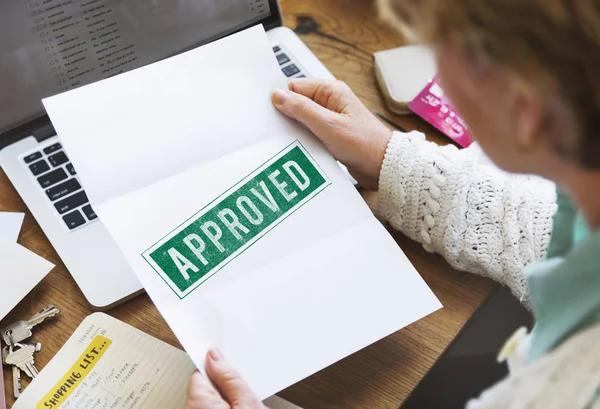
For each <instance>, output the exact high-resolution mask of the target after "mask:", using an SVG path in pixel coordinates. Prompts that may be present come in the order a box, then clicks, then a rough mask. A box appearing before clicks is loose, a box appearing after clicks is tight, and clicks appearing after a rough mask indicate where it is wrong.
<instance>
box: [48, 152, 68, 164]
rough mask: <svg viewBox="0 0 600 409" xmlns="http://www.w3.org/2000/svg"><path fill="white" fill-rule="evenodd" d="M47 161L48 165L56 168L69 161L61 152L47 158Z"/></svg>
mask: <svg viewBox="0 0 600 409" xmlns="http://www.w3.org/2000/svg"><path fill="white" fill-rule="evenodd" d="M48 160H49V161H50V164H51V165H52V166H53V167H57V166H60V165H62V164H63V163H67V162H68V161H69V158H67V155H66V154H65V153H64V152H63V151H60V152H58V153H55V154H54V155H52V156H49V157H48Z"/></svg>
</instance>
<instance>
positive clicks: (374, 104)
mask: <svg viewBox="0 0 600 409" xmlns="http://www.w3.org/2000/svg"><path fill="white" fill-rule="evenodd" d="M281 3H282V9H283V12H284V16H285V25H287V26H288V27H290V28H292V29H294V30H295V31H296V32H297V33H298V34H299V35H300V36H301V37H302V39H303V40H304V41H305V42H306V43H307V44H308V46H309V47H310V48H311V49H312V50H313V51H314V53H315V54H316V55H317V56H318V57H319V58H320V59H321V60H322V61H323V62H324V63H325V65H326V66H327V67H328V68H329V70H330V71H331V72H332V73H333V74H334V75H335V76H336V77H337V78H338V79H340V80H343V81H345V82H347V83H348V84H349V85H350V87H351V88H352V89H353V90H354V91H355V92H356V93H357V94H358V96H359V97H360V98H361V99H362V100H363V101H364V102H365V104H366V105H367V106H368V107H369V108H370V109H371V110H373V111H375V112H378V113H380V114H383V115H385V116H386V117H387V118H388V119H390V120H392V121H394V122H396V123H398V124H400V125H401V126H403V127H405V128H406V129H417V130H420V131H423V132H425V133H426V134H427V136H428V138H429V139H431V140H435V141H436V142H439V143H447V142H446V140H445V139H443V138H442V137H441V136H440V134H438V133H437V132H436V131H435V130H433V128H431V127H429V126H428V125H426V124H425V123H424V122H423V121H421V120H419V119H418V118H415V117H412V116H409V117H399V116H395V115H393V114H392V113H391V112H389V111H388V110H387V109H386V108H385V107H384V103H383V101H382V98H381V96H380V93H379V90H378V88H377V84H376V82H375V79H374V75H373V63H372V54H373V52H375V51H378V50H384V49H389V48H394V47H397V46H400V45H402V39H401V38H400V36H399V35H398V34H397V33H396V32H395V31H394V30H393V29H392V28H390V27H387V26H385V25H384V24H382V23H381V22H380V21H379V20H378V18H377V11H376V10H375V6H374V4H373V2H372V1H370V0H302V1H300V0H282V1H281ZM364 197H365V199H366V200H367V201H368V202H369V203H370V204H372V203H374V201H375V200H376V195H374V194H373V193H371V192H364ZM0 211H13V212H25V213H26V216H25V223H24V226H23V230H22V231H21V235H20V237H19V243H20V244H22V245H23V246H25V247H27V248H29V249H30V250H32V251H34V252H36V253H37V254H39V255H40V256H42V257H44V258H46V259H48V260H49V261H51V262H52V263H54V264H56V267H55V268H54V270H52V272H51V273H50V274H49V275H48V276H47V277H46V278H45V279H44V280H43V281H42V282H41V283H40V284H39V285H38V286H37V287H36V288H35V289H34V290H33V291H32V292H31V293H30V294H29V295H28V296H27V297H26V298H25V299H24V300H23V301H22V302H21V303H19V305H18V306H17V307H16V308H15V309H14V310H13V311H12V312H11V313H10V314H9V315H8V316H7V317H6V318H5V319H4V320H2V321H1V322H0V327H2V326H4V325H8V324H9V323H11V322H13V321H16V320H18V319H24V318H27V317H29V316H30V315H32V314H33V313H35V312H37V311H38V310H40V309H42V308H43V307H44V306H45V305H46V304H48V303H53V304H55V305H57V306H59V307H60V308H61V309H62V313H61V314H60V317H59V318H58V319H56V320H53V322H51V323H50V322H49V323H47V324H44V325H42V326H41V327H40V328H38V329H36V331H35V335H34V340H36V341H38V342H42V343H43V350H42V352H40V353H39V354H38V355H37V357H36V363H37V366H38V368H40V369H41V368H43V367H44V365H45V364H46V363H47V362H48V361H49V360H50V359H51V358H52V357H53V356H54V354H55V353H56V352H57V351H58V350H59V349H60V347H61V346H62V345H63V344H64V343H65V341H66V340H67V339H68V337H69V336H70V335H71V334H72V333H73V331H74V330H75V329H76V328H77V326H78V325H79V324H80V323H81V321H82V320H83V319H84V318H85V317H86V316H87V315H89V314H91V313H92V312H93V311H92V310H91V308H90V307H89V305H88V304H87V302H86V300H85V298H84V297H83V294H82V293H81V291H80V290H79V289H78V287H77V286H76V284H75V282H74V281H73V279H72V278H71V276H70V275H69V273H68V271H67V269H66V268H65V266H64V265H63V263H62V262H61V260H60V259H59V257H58V255H57V254H56V252H55V251H54V249H53V248H52V246H51V245H50V243H49V242H48V240H47V238H46V236H45V235H44V233H43V232H42V230H41V229H40V227H39V226H38V224H37V223H36V221H35V220H34V219H33V217H32V216H31V213H30V212H29V211H28V210H27V208H26V206H25V204H24V203H23V201H22V200H21V199H20V197H19V196H18V195H17V193H16V191H15V190H14V188H13V187H12V185H11V184H10V182H9V181H8V179H7V178H6V176H5V174H4V173H3V172H2V171H0ZM392 234H393V235H394V238H395V239H396V241H397V242H398V245H399V246H400V247H401V248H402V249H403V250H404V252H405V253H406V254H407V256H408V258H409V259H410V260H411V262H412V263H413V264H414V265H415V267H416V268H417V270H418V271H419V273H420V274H421V275H422V276H423V278H424V279H425V281H426V282H427V284H428V285H429V286H430V287H431V288H432V290H433V291H434V292H435V294H436V295H437V296H438V298H439V299H440V301H441V302H442V304H443V305H444V308H443V309H442V310H440V311H438V312H436V313H434V314H432V315H431V316H429V317H427V318H425V319H423V320H421V321H419V322H417V323H415V324H413V325H411V326H409V327H407V328H405V329H403V330H402V331H399V332H397V333H395V334H393V335H390V336H389V337H387V338H385V339H383V340H381V341H379V342H377V343H375V344H374V345H371V346H370V347H368V348H365V349H364V350H362V351H360V352H357V353H356V354H354V355H352V356H350V357H348V358H346V359H344V360H342V361H340V362H338V363H336V364H334V365H332V366H330V367H329V368H326V369H325V370H323V371H321V372H319V373H317V374H315V375H313V376H311V377H309V378H308V379H306V380H304V381H302V382H300V383H298V384H296V385H294V386H292V387H290V388H288V389H287V390H285V391H283V392H282V393H281V394H280V395H281V396H282V397H284V398H286V399H288V400H290V401H292V402H294V403H296V404H298V405H300V406H303V407H305V408H310V409H313V408H314V409H318V408H390V409H391V408H397V407H398V406H399V405H400V404H401V403H402V402H403V400H404V399H406V397H407V396H408V394H409V393H410V392H411V391H412V389H413V388H414V387H415V386H416V385H417V383H418V382H419V380H420V379H421V378H422V377H423V376H424V375H425V373H426V372H427V371H428V369H429V368H430V367H431V366H432V365H433V363H434V362H435V361H436V359H437V358H438V357H439V356H440V354H441V353H442V352H443V351H444V349H445V348H446V347H447V346H448V344H449V343H450V342H451V341H452V340H453V338H454V337H455V336H456V334H457V333H458V331H460V329H461V328H462V327H463V325H464V324H465V323H466V321H467V320H468V319H469V317H471V315H472V314H473V312H474V311H475V310H476V309H477V308H478V307H479V306H480V305H481V304H482V303H483V302H484V301H485V300H486V299H487V297H488V296H489V295H490V294H491V293H492V291H493V290H494V289H495V288H496V284H494V283H493V282H491V281H489V280H486V279H482V278H480V277H476V276H473V275H470V274H466V273H461V272H456V271H453V270H452V269H451V268H450V267H449V266H448V265H447V264H446V263H445V262H444V261H443V260H442V259H441V258H440V257H439V256H436V255H432V254H429V253H427V252H425V251H424V250H423V249H422V248H421V246H419V245H417V244H416V243H414V242H412V241H411V240H409V239H408V238H406V237H404V236H402V235H401V234H398V233H395V232H392ZM2 290H3V289H2ZM108 313H109V314H110V315H112V316H114V317H115V318H118V319H120V320H122V321H124V322H126V323H128V324H130V325H133V326H134V327H136V328H139V329H140V330H142V331H145V332H147V333H148V334H150V335H152V336H155V337H157V338H159V339H162V340H164V341H166V342H168V343H170V344H172V345H175V346H179V343H178V341H177V339H176V338H175V336H174V335H173V333H172V332H171V330H170V329H169V327H168V326H167V324H166V322H165V321H164V320H163V318H162V317H161V315H160V314H159V313H158V311H157V309H156V307H155V306H154V304H152V302H151V301H150V299H149V298H148V296H147V295H145V294H144V295H141V296H138V297H136V298H134V299H132V300H130V301H128V302H126V303H125V304H122V305H121V306H118V307H116V308H114V309H112V310H110V311H109V312H108ZM4 376H5V387H6V391H7V395H8V407H9V408H10V407H11V406H12V403H13V399H12V376H11V372H10V370H9V369H8V368H5V369H4ZM23 379H24V381H23V384H24V386H26V385H27V381H26V379H25V377H23Z"/></svg>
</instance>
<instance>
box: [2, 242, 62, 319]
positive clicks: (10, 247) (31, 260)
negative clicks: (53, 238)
mask: <svg viewBox="0 0 600 409" xmlns="http://www.w3.org/2000/svg"><path fill="white" fill-rule="evenodd" d="M52 268H54V264H52V263H50V262H49V261H47V260H45V259H43V258H42V257H40V256H38V255H37V254H35V253H33V252H31V251H29V250H27V249H26V248H25V247H23V246H21V245H19V244H17V243H14V242H11V241H9V240H6V239H5V238H2V237H0V320H1V319H3V318H4V317H5V316H6V314H8V313H9V312H10V310H12V309H13V308H14V307H15V306H16V305H17V304H18V303H19V301H21V300H22V299H23V298H24V297H25V296H26V295H27V294H28V293H29V292H30V291H31V290H32V289H33V287H35V286H36V285H37V284H38V283H39V282H40V281H41V280H42V279H43V278H44V277H45V276H46V274H48V273H49V272H50V270H52Z"/></svg>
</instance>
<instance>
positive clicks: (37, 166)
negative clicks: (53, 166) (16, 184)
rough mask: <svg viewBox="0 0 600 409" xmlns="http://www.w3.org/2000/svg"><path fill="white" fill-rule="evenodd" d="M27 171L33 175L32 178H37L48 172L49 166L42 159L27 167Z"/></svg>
mask: <svg viewBox="0 0 600 409" xmlns="http://www.w3.org/2000/svg"><path fill="white" fill-rule="evenodd" d="M29 169H30V170H31V173H33V176H37V175H41V174H42V173H44V172H46V171H48V170H50V166H48V162H46V161H45V160H43V159H42V160H41V161H39V162H35V163H33V164H31V165H29Z"/></svg>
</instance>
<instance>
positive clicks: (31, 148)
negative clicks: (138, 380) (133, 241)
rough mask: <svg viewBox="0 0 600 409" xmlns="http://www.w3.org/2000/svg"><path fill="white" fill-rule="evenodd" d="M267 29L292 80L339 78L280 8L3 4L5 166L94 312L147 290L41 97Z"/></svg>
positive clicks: (217, 3) (181, 1)
mask: <svg viewBox="0 0 600 409" xmlns="http://www.w3.org/2000/svg"><path fill="white" fill-rule="evenodd" d="M259 23H260V24H263V25H264V27H265V29H266V30H267V32H268V36H269V38H270V40H271V42H272V47H273V53H274V56H275V58H277V61H278V62H279V64H280V66H281V70H282V71H283V73H284V74H285V75H286V76H287V77H290V78H298V77H308V76H311V77H319V78H333V76H332V75H331V73H330V72H329V71H328V70H327V69H326V68H325V66H324V65H323V64H322V63H321V62H320V61H319V60H318V59H317V58H316V57H315V55H314V54H313V53H312V52H311V51H310V50H309V49H308V47H306V45H305V44H304V43H303V42H302V41H301V40H300V38H299V37H297V36H296V35H295V34H294V32H293V31H291V30H289V29H288V28H285V27H282V19H281V10H280V7H279V4H278V2H277V1H276V0H227V1H225V0H203V1H193V0H152V1H150V0H21V1H2V2H0V166H1V167H2V169H3V170H4V172H5V173H6V175H7V176H8V178H9V179H10V181H11V183H12V184H13V186H14V187H15V189H16V190H17V191H18V193H19V194H20V196H21V197H22V198H23V200H24V202H25V203H26V205H27V206H28V208H29V209H30V210H31V213H32V214H33V216H34V217H35V218H36V220H37V222H38V223H39V225H40V226H41V228H42V229H43V231H44V232H45V233H46V235H47V237H48V239H49V240H50V242H51V243H52V245H53V246H54V248H55V249H56V251H57V252H58V254H59V256H60V257H61V259H62V261H63V262H64V264H65V265H66V267H67V268H68V270H69V272H70V273H71V275H72V276H73V278H74V279H75V281H76V282H77V285H78V286H79V288H80V289H81V291H82V292H83V294H84V295H85V297H86V299H87V300H88V302H89V303H90V305H91V306H92V307H93V308H94V309H96V310H105V309H108V308H110V307H112V306H114V305H116V304H118V303H119V302H122V301H124V300H126V299H128V298H130V297H132V296H135V295H137V294H138V293H140V292H141V291H142V286H141V284H140V282H139V281H138V279H137V277H136V276H135V274H134V273H133V271H132V269H131V268H130V267H129V265H128V263H127V262H126V261H125V258H124V256H123V255H122V254H121V252H120V251H119V250H118V248H117V246H116V244H115V243H114V242H113V240H112V239H111V237H110V236H109V234H108V232H107V231H106V229H105V227H104V226H103V225H102V221H101V220H98V217H97V216H96V214H95V213H94V209H93V208H92V207H91V206H90V204H89V202H88V198H87V196H86V193H85V189H84V188H83V187H82V186H81V182H80V180H79V178H78V176H77V169H75V168H74V167H73V165H72V164H71V163H70V161H69V156H68V154H67V153H66V152H65V151H64V150H63V148H62V145H61V142H60V137H59V136H57V135H56V133H55V131H54V129H53V128H52V125H51V123H50V120H49V119H48V117H47V116H46V115H45V113H44V110H43V107H42V104H41V102H40V101H41V99H42V98H45V97H48V96H51V95H54V94H58V93H61V92H64V91H68V90H71V89H74V88H77V87H80V86H83V85H86V84H89V83H92V82H95V81H99V80H102V79H105V78H108V77H112V76H114V75H118V74H120V73H122V72H125V71H129V70H133V69H135V68H138V67H141V66H144V65H147V64H150V63H153V62H155V61H158V60H160V59H164V58H166V57H169V56H172V55H175V54H178V53H181V52H183V51H186V50H189V49H192V48H195V47H197V46H199V45H202V44H205V43H208V42H210V41H213V40H216V39H219V38H222V37H224V36H226V35H229V34H231V33H234V32H237V31H240V30H243V29H245V28H248V27H251V26H254V25H256V24H259ZM157 81H160V79H157ZM148 86H149V87H151V86H152V84H148ZM115 149H118V147H115ZM148 165H149V166H151V164H148ZM106 166H110V158H109V157H107V158H106Z"/></svg>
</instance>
